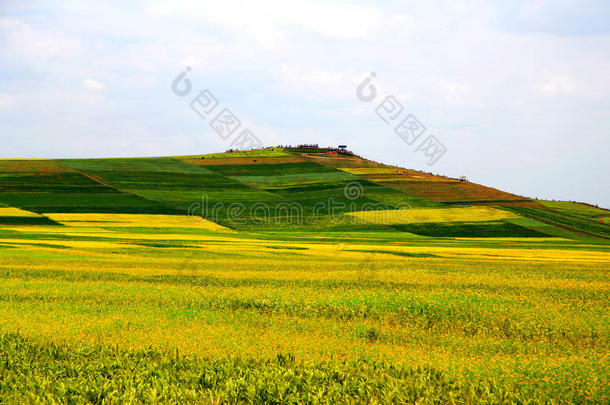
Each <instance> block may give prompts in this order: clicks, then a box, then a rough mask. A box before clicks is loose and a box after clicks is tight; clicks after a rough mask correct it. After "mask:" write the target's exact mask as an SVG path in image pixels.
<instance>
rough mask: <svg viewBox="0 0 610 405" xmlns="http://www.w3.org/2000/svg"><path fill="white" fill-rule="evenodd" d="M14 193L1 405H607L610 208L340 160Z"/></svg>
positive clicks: (40, 172)
mask: <svg viewBox="0 0 610 405" xmlns="http://www.w3.org/2000/svg"><path fill="white" fill-rule="evenodd" d="M403 177H404V179H403ZM0 179H2V180H1V181H0V271H1V277H0V319H2V320H3V322H1V323H0V402H36V401H40V402H51V401H56V402H66V403H83V402H91V403H104V402H138V401H139V402H155V401H156V402H172V401H173V402H185V401H186V402H226V403H235V402H258V403H260V402H267V403H303V402H307V403H319V402H322V403H337V402H373V403H374V402H382V403H385V402H395V403H479V402H486V403H608V402H610V389H609V387H610V381H609V376H610V358H609V357H608V353H609V349H610V344H609V343H610V340H609V338H610V316H609V315H608V310H607V308H608V307H609V306H610V297H609V289H610V283H609V274H608V270H609V268H610V266H609V264H610V243H608V242H609V238H610V232H609V230H610V224H608V222H606V221H605V218H608V216H609V212H608V211H606V210H603V209H599V208H596V207H592V206H588V205H585V204H577V203H565V202H548V201H536V200H530V199H527V198H524V197H520V196H514V195H511V194H509V193H505V192H501V191H498V190H493V189H489V188H486V187H483V186H478V185H476V184H472V183H468V182H460V181H457V180H455V179H448V178H443V177H439V176H433V175H431V174H427V173H421V172H417V171H414V170H408V169H402V168H396V167H391V166H386V165H382V164H379V163H376V162H371V161H368V160H364V159H362V158H359V157H357V156H350V155H347V156H344V155H339V154H337V153H336V152H334V151H330V150H326V149H319V150H316V149H313V150H306V151H303V150H298V149H281V148H274V149H273V150H271V149H267V150H261V151H250V152H233V153H227V154H213V155H203V156H188V157H175V158H172V157H165V158H145V159H86V160H62V161H45V160H22V161H15V160H11V161H0ZM388 179H390V180H391V181H389V180H388Z"/></svg>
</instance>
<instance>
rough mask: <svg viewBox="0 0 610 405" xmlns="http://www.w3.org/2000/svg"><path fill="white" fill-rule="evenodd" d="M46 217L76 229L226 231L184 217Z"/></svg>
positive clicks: (88, 215)
mask: <svg viewBox="0 0 610 405" xmlns="http://www.w3.org/2000/svg"><path fill="white" fill-rule="evenodd" d="M46 216H48V217H49V218H51V219H52V220H53V221H56V222H59V223H60V224H62V225H66V226H76V227H103V228H106V227H123V228H124V227H138V228H140V227H144V228H197V229H207V230H211V231H219V230H225V229H227V228H226V227H224V226H222V225H218V224H216V223H214V222H212V221H208V220H206V219H203V218H201V217H195V216H186V215H150V214H63V213H62V214H46Z"/></svg>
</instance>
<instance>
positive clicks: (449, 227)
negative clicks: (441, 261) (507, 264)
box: [392, 222, 548, 238]
mask: <svg viewBox="0 0 610 405" xmlns="http://www.w3.org/2000/svg"><path fill="white" fill-rule="evenodd" d="M392 228H394V229H396V230H399V231H403V232H410V233H414V234H417V235H422V236H433V237H470V238H497V237H520V238H525V237H538V238H539V237H545V236H548V235H546V234H544V233H542V232H538V231H535V230H532V229H528V228H525V227H522V226H519V225H515V224H511V223H507V222H486V223H471V222H456V223H424V224H404V225H392Z"/></svg>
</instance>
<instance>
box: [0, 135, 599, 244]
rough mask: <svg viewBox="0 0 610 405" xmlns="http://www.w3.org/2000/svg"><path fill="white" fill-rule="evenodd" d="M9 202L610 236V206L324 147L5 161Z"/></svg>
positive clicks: (430, 230) (359, 227)
mask: <svg viewBox="0 0 610 405" xmlns="http://www.w3.org/2000/svg"><path fill="white" fill-rule="evenodd" d="M0 203H1V204H4V205H6V206H8V207H13V208H19V209H21V210H24V211H28V214H24V215H23V216H17V215H13V216H10V215H1V216H0V223H5V224H8V223H12V224H17V223H22V224H27V223H41V224H42V223H50V222H52V221H53V219H52V218H53V216H54V215H52V214H58V213H83V214H84V213H115V214H136V213H137V214H166V215H181V214H182V215H184V214H192V215H198V216H202V217H204V218H206V219H208V220H211V221H213V222H216V223H218V224H220V225H222V226H225V227H228V228H232V229H237V230H256V231H270V230H273V231H281V230H291V231H294V230H298V229H300V230H304V231H318V232H320V231H375V232H382V231H386V232H393V231H400V232H405V233H409V234H415V235H421V236H434V237H543V236H555V237H564V238H565V237H567V238H583V237H585V238H586V237H595V238H610V226H609V224H608V222H607V219H608V218H609V217H610V212H609V211H606V210H602V209H598V208H594V207H591V206H587V205H585V204H577V203H561V202H550V201H538V200H532V199H529V198H525V197H521V196H517V195H514V194H511V193H508V192H504V191H501V190H497V189H494V188H490V187H485V186H483V185H479V184H475V183H472V182H469V181H460V180H459V179H453V178H448V177H444V176H439V175H434V174H431V173H425V172H421V171H416V170H412V169H403V168H399V167H395V166H389V165H384V164H382V163H377V162H373V161H370V160H366V159H363V158H361V157H359V156H356V155H353V154H351V153H349V152H347V153H346V152H344V151H340V150H336V149H328V148H313V147H309V148H279V147H278V148H267V149H261V150H253V151H244V152H240V151H234V152H227V153H215V154H209V155H197V156H180V157H159V158H131V159H125V158H122V159H68V160H0ZM475 207H476V208H477V209H474V208H475ZM386 211H388V212H386ZM389 211H391V212H389ZM33 213H36V214H39V215H38V216H37V217H33V216H32V214H33Z"/></svg>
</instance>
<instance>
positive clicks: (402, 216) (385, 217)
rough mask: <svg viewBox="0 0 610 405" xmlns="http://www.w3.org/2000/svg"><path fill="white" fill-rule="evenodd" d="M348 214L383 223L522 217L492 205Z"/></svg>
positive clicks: (478, 220)
mask: <svg viewBox="0 0 610 405" xmlns="http://www.w3.org/2000/svg"><path fill="white" fill-rule="evenodd" d="M347 215H351V216H354V217H356V218H358V219H360V220H362V221H364V222H369V223H373V224H383V225H396V224H416V223H428V222H480V221H498V220H502V219H508V218H520V217H519V216H518V215H516V214H513V213H512V212H508V211H502V210H499V209H496V208H492V207H460V208H414V209H400V210H380V211H358V212H350V213H347Z"/></svg>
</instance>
